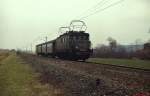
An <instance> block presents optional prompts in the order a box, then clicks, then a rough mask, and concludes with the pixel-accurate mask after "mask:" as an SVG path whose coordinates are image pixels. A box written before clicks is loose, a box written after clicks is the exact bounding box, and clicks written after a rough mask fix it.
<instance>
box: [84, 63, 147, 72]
mask: <svg viewBox="0 0 150 96" xmlns="http://www.w3.org/2000/svg"><path fill="white" fill-rule="evenodd" d="M85 63H88V64H101V65H103V66H112V67H118V68H125V69H131V70H139V71H145V72H150V70H149V69H142V68H134V67H127V66H121V65H113V64H103V63H96V62H85Z"/></svg>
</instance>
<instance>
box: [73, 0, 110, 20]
mask: <svg viewBox="0 0 150 96" xmlns="http://www.w3.org/2000/svg"><path fill="white" fill-rule="evenodd" d="M108 1H109V0H100V1H99V2H98V3H97V4H96V5H94V6H92V7H91V8H89V9H87V10H86V11H84V12H83V13H82V14H80V15H79V16H77V17H76V18H77V19H78V18H80V17H81V15H83V14H86V13H88V12H90V11H94V10H96V9H97V7H102V6H103V5H105V3H106V2H108ZM76 18H75V19H76Z"/></svg>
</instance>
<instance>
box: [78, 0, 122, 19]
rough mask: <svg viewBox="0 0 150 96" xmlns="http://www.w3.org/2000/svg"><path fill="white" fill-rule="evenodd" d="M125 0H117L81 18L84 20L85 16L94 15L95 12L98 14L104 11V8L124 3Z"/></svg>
mask: <svg viewBox="0 0 150 96" xmlns="http://www.w3.org/2000/svg"><path fill="white" fill-rule="evenodd" d="M123 1H124V0H119V1H117V2H115V3H112V4H110V5H108V6H106V7H104V8H102V9H99V10H97V11H95V12H93V13H91V14H89V15H87V16H83V17H81V18H80V19H79V20H83V19H85V18H87V17H89V16H91V15H94V14H96V13H99V12H102V11H104V10H106V9H108V8H110V7H113V6H115V5H118V4H120V3H122V2H123Z"/></svg>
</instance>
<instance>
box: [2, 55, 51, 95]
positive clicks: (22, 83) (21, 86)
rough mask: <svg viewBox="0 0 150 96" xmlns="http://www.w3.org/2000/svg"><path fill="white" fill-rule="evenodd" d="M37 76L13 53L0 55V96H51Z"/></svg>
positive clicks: (46, 86) (47, 88)
mask: <svg viewBox="0 0 150 96" xmlns="http://www.w3.org/2000/svg"><path fill="white" fill-rule="evenodd" d="M38 75H39V74H37V73H34V71H33V69H32V68H31V67H30V65H28V64H23V62H22V61H21V59H20V58H19V57H17V56H16V55H15V54H14V53H11V54H9V55H8V54H7V55H6V54H0V96H53V95H52V94H51V93H50V89H49V86H48V85H42V84H41V83H40V82H39V80H38Z"/></svg>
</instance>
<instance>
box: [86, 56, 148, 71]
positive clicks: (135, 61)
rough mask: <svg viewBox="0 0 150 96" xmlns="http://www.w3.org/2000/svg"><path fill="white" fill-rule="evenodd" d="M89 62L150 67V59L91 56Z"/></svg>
mask: <svg viewBox="0 0 150 96" xmlns="http://www.w3.org/2000/svg"><path fill="white" fill-rule="evenodd" d="M87 62H95V63H99V64H111V65H118V66H126V67H132V68H141V69H150V61H148V60H139V59H112V58H90V59H88V60H87Z"/></svg>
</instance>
